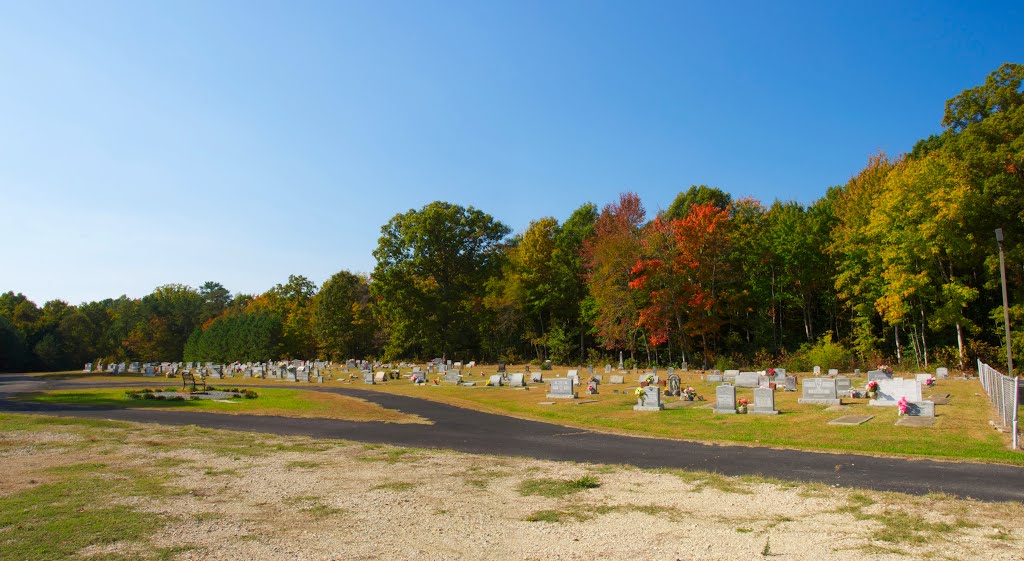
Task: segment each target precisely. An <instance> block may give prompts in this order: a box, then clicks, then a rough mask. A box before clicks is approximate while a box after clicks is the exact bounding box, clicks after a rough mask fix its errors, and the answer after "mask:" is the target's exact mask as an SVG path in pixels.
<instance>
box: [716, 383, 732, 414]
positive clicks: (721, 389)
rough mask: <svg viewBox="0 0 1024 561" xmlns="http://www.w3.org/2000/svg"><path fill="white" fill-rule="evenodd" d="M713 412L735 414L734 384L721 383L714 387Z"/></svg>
mask: <svg viewBox="0 0 1024 561" xmlns="http://www.w3.org/2000/svg"><path fill="white" fill-rule="evenodd" d="M714 412H715V413H721V414H724V415H735V414H736V386H731V385H729V384H723V385H721V386H718V387H716V388H715V408H714Z"/></svg>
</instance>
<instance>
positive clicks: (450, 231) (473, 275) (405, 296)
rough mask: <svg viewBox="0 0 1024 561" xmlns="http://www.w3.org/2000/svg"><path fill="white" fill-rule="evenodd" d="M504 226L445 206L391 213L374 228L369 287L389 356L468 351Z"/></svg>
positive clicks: (473, 212) (472, 212)
mask: <svg viewBox="0 0 1024 561" xmlns="http://www.w3.org/2000/svg"><path fill="white" fill-rule="evenodd" d="M508 233H509V228H508V226H505V225H504V224H502V223H500V222H498V221H496V220H495V219H494V218H493V217H491V216H490V215H488V214H486V213H484V212H482V211H480V210H477V209H474V208H473V207H468V208H465V207H461V206H459V205H454V204H451V203H445V202H433V203H430V204H428V205H426V206H424V207H423V208H421V209H420V210H409V211H408V212H405V213H403V214H398V215H395V216H394V217H393V218H392V219H391V220H390V221H388V223H387V224H385V225H384V226H383V227H382V228H381V237H380V240H379V241H378V244H377V249H376V250H374V252H373V255H374V257H376V259H377V266H376V268H375V269H374V272H373V277H372V282H371V284H370V290H371V293H372V294H373V296H374V298H376V300H377V309H378V313H379V316H380V317H381V318H382V319H383V320H384V323H385V325H386V326H387V329H388V347H387V349H386V350H385V353H386V354H387V355H389V356H397V355H402V354H405V353H408V352H411V353H414V354H420V353H422V354H434V353H437V354H443V355H449V354H452V353H454V352H470V351H472V350H473V349H475V348H476V347H477V344H476V334H477V333H478V330H477V329H476V327H477V326H476V325H475V323H474V316H475V312H476V311H477V310H478V308H479V307H480V305H481V303H482V300H483V297H484V288H485V284H486V282H487V280H488V279H489V278H491V276H492V275H494V274H495V273H496V272H497V267H498V265H499V264H500V250H501V244H502V242H503V241H504V239H505V237H506V236H507V235H508Z"/></svg>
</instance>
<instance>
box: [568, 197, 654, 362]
mask: <svg viewBox="0 0 1024 561" xmlns="http://www.w3.org/2000/svg"><path fill="white" fill-rule="evenodd" d="M645 216H646V212H645V211H644V207H643V204H642V203H641V202H640V197H638V196H637V195H636V193H623V194H622V195H620V196H619V200H618V202H616V203H612V204H609V205H607V206H605V207H604V208H603V209H602V210H601V214H600V215H599V216H598V217H597V221H596V222H595V223H594V232H593V234H592V235H591V236H590V237H588V238H587V239H586V240H585V241H584V244H583V256H584V260H585V261H586V264H587V270H588V273H587V287H588V288H589V290H590V297H591V298H592V299H593V302H594V304H595V306H594V307H595V316H594V332H595V334H596V335H597V338H598V340H599V341H600V343H601V346H603V347H604V348H605V349H608V350H612V349H626V350H628V351H629V352H630V354H631V355H632V354H633V353H635V352H636V350H637V314H638V303H637V294H636V293H635V292H634V291H633V290H630V288H629V282H630V271H631V269H632V267H633V263H634V262H635V261H636V257H637V255H640V254H641V244H640V239H641V229H642V225H643V223H644V218H645Z"/></svg>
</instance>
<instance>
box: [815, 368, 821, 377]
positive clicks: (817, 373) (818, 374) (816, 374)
mask: <svg viewBox="0 0 1024 561" xmlns="http://www.w3.org/2000/svg"><path fill="white" fill-rule="evenodd" d="M814 375H815V376H821V367H820V366H815V367H814Z"/></svg>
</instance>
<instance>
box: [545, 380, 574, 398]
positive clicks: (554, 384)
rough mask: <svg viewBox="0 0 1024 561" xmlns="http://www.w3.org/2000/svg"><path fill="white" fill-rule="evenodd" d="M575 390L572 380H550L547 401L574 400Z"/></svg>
mask: <svg viewBox="0 0 1024 561" xmlns="http://www.w3.org/2000/svg"><path fill="white" fill-rule="evenodd" d="M575 388H576V385H575V384H574V383H573V380H572V378H552V379H551V386H550V389H549V391H548V399H576V397H577V396H576V391H575Z"/></svg>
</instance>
